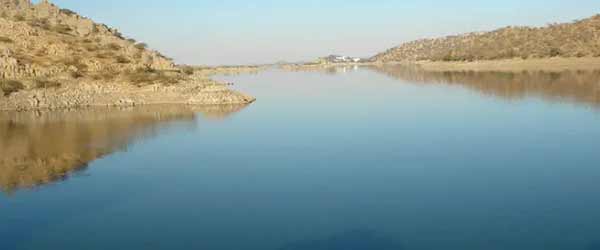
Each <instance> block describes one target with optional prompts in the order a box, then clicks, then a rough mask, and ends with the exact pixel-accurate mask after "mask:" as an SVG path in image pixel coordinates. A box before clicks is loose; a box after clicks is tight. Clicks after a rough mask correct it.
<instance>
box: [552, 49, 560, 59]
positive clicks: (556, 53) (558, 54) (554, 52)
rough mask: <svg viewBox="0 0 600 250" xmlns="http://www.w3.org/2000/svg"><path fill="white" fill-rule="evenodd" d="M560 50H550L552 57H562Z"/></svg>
mask: <svg viewBox="0 0 600 250" xmlns="http://www.w3.org/2000/svg"><path fill="white" fill-rule="evenodd" d="M560 54H561V53H560V49H557V48H552V49H550V57H557V56H560Z"/></svg>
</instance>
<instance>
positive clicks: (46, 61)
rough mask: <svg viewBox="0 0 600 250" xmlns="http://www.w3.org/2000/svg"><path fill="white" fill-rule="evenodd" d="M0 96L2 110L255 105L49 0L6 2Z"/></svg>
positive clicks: (1, 21) (2, 4)
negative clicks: (166, 105) (110, 106)
mask: <svg viewBox="0 0 600 250" xmlns="http://www.w3.org/2000/svg"><path fill="white" fill-rule="evenodd" d="M192 86H194V87H192ZM215 86H219V87H215ZM214 88H218V89H219V90H218V91H209V90H210V89H214ZM148 89H150V90H156V91H148ZM0 91H2V94H1V95H0V110H15V109H18V110H24V109H37V108H65V107H73V106H98V105H131V104H132V103H135V104H145V103H188V104H211V105H212V104H233V103H247V102H251V101H253V100H254V98H251V97H248V96H246V95H242V94H239V93H237V92H235V91H231V90H228V89H226V88H225V87H224V85H220V84H218V83H216V82H214V81H211V80H209V79H208V78H207V77H204V76H203V75H202V74H194V72H189V71H187V72H186V71H184V70H183V69H181V68H179V67H177V66H176V65H175V64H174V63H173V61H172V60H171V59H169V58H167V57H165V56H163V55H162V54H160V53H159V52H157V51H153V50H150V49H148V48H147V45H146V44H145V43H141V42H136V41H135V40H134V39H127V38H125V37H124V36H123V35H122V34H121V33H120V32H119V31H118V30H116V29H114V28H110V27H108V26H106V25H103V24H98V23H95V22H93V21H92V20H90V19H88V18H86V17H83V16H80V15H79V14H77V13H75V12H73V11H71V10H68V9H61V8H59V7H57V6H55V5H54V4H52V3H50V2H48V1H47V0H44V1H41V2H40V3H38V4H32V3H31V2H30V1H28V0H0ZM160 91H167V93H164V94H162V96H165V97H164V98H162V99H161V98H160V96H161V93H160ZM178 93H181V94H182V96H179V98H176V97H175V96H176V95H177V94H178ZM216 93H218V94H216ZM121 99H131V100H134V102H121V101H118V100H121Z"/></svg>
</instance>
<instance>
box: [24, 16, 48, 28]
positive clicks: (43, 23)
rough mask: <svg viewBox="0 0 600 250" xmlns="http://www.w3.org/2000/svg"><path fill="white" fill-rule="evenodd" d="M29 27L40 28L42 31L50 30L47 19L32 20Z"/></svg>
mask: <svg viewBox="0 0 600 250" xmlns="http://www.w3.org/2000/svg"><path fill="white" fill-rule="evenodd" d="M29 25H31V26H33V27H38V28H42V29H44V30H50V28H51V27H50V23H48V19H40V18H37V19H33V20H30V21H29Z"/></svg>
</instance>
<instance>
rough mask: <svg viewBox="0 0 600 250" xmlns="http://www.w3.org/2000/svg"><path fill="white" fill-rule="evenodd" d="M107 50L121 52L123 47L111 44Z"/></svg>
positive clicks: (107, 46)
mask: <svg viewBox="0 0 600 250" xmlns="http://www.w3.org/2000/svg"><path fill="white" fill-rule="evenodd" d="M106 48H108V49H110V50H120V49H121V46H119V45H118V44H116V43H109V44H107V45H106Z"/></svg>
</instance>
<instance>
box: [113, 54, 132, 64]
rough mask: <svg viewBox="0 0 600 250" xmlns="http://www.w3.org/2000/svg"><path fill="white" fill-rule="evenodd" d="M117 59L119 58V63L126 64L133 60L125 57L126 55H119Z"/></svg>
mask: <svg viewBox="0 0 600 250" xmlns="http://www.w3.org/2000/svg"><path fill="white" fill-rule="evenodd" d="M116 60H117V63H121V64H126V63H130V62H131V60H129V59H128V58H127V57H124V56H117V58H116Z"/></svg>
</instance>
